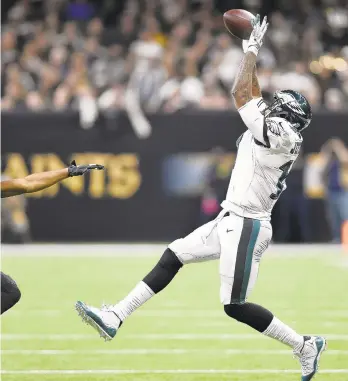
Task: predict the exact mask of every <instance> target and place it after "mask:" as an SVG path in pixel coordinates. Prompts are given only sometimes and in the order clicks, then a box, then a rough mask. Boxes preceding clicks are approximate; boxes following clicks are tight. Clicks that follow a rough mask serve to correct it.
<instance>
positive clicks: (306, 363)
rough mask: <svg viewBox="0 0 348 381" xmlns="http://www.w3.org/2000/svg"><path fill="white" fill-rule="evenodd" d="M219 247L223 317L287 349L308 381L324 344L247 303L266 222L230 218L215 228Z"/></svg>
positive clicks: (266, 241)
mask: <svg viewBox="0 0 348 381" xmlns="http://www.w3.org/2000/svg"><path fill="white" fill-rule="evenodd" d="M218 234H219V238H220V245H221V257H220V275H221V301H222V303H223V304H224V310H225V312H226V314H227V315H228V316H230V317H232V318H233V319H236V320H237V321H239V322H241V323H244V324H246V325H248V326H250V327H251V328H253V329H255V330H256V331H258V332H260V333H262V334H264V335H266V336H268V337H271V338H273V339H276V340H278V341H280V342H282V343H284V344H286V345H288V346H290V347H291V348H292V349H293V351H294V354H295V355H296V356H297V357H298V358H299V360H300V362H301V366H302V381H309V380H311V379H312V377H313V376H314V374H315V373H316V372H317V370H318V361H319V359H320V355H321V353H322V352H323V350H324V349H325V346H326V341H325V339H324V338H322V337H314V336H313V337H310V336H302V335H300V334H298V333H297V332H295V331H294V330H293V329H292V328H290V327H289V326H287V325H286V324H284V323H283V322H281V321H280V320H279V319H277V318H276V317H275V316H274V315H273V314H272V312H270V311H269V310H267V309H266V308H264V307H262V306H260V305H257V304H254V303H247V302H246V298H247V296H248V295H249V293H250V292H251V290H252V289H253V287H254V285H255V283H256V279H257V275H258V270H259V264H260V259H261V257H262V254H263V252H264V251H265V250H266V248H267V246H268V244H269V242H270V239H271V236H272V230H271V226H270V224H269V223H268V222H263V221H258V220H252V219H247V218H242V217H237V216H231V217H230V218H229V219H225V220H224V221H222V222H221V223H220V225H219V227H218Z"/></svg>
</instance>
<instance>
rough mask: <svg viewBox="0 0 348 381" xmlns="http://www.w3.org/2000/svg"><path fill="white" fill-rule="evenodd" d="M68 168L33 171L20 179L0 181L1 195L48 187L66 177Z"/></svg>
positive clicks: (34, 190)
mask: <svg viewBox="0 0 348 381" xmlns="http://www.w3.org/2000/svg"><path fill="white" fill-rule="evenodd" d="M68 176H69V175H68V168H64V169H58V170H56V171H49V172H41V173H34V174H32V175H29V176H26V177H24V178H22V179H13V180H6V181H1V197H2V198H3V197H10V196H17V195H19V194H22V193H32V192H37V191H40V190H42V189H45V188H48V187H50V186H52V185H54V184H56V183H58V182H59V181H61V180H64V179H66V178H67V177H68Z"/></svg>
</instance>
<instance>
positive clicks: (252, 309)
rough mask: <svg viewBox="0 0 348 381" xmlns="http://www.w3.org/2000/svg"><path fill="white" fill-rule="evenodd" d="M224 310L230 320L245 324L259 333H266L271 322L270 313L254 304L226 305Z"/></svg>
mask: <svg viewBox="0 0 348 381" xmlns="http://www.w3.org/2000/svg"><path fill="white" fill-rule="evenodd" d="M224 309H225V312H226V314H227V315H228V316H230V317H231V318H233V319H236V320H238V321H240V322H241V323H244V324H247V325H248V326H250V327H251V328H254V329H256V331H259V332H264V331H266V329H267V328H268V326H269V325H270V324H271V321H272V320H273V314H272V312H271V311H268V310H267V309H266V308H263V307H261V306H259V305H258V304H254V303H244V304H227V305H225V306H224Z"/></svg>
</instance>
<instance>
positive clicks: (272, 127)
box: [266, 119, 284, 136]
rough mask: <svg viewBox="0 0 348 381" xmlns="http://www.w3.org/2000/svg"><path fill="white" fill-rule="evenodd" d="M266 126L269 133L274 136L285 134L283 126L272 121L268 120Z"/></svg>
mask: <svg viewBox="0 0 348 381" xmlns="http://www.w3.org/2000/svg"><path fill="white" fill-rule="evenodd" d="M266 125H267V129H268V131H269V132H271V133H272V134H274V135H277V136H280V135H281V134H282V133H283V132H284V129H283V128H282V126H281V124H280V123H277V122H276V121H274V120H272V119H266Z"/></svg>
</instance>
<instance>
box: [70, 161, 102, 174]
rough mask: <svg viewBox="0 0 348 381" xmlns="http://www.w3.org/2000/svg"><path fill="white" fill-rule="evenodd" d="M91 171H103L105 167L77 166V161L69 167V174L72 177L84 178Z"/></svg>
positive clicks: (97, 165) (93, 165) (94, 165)
mask: <svg viewBox="0 0 348 381" xmlns="http://www.w3.org/2000/svg"><path fill="white" fill-rule="evenodd" d="M91 169H97V170H101V169H104V165H101V164H88V165H76V161H75V160H73V161H72V162H71V163H70V165H69V167H68V173H69V176H70V177H71V176H82V175H84V174H85V173H86V172H89V171H90V170H91Z"/></svg>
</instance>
